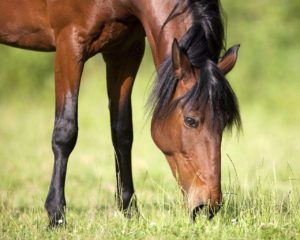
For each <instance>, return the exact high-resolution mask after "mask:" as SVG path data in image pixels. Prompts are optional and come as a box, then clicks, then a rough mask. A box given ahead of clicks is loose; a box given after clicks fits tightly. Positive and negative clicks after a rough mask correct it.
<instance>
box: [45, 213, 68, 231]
mask: <svg viewBox="0 0 300 240" xmlns="http://www.w3.org/2000/svg"><path fill="white" fill-rule="evenodd" d="M48 217H49V225H48V228H49V229H53V228H60V227H65V226H66V225H67V222H66V218H65V215H64V213H62V212H57V213H54V214H51V215H48Z"/></svg>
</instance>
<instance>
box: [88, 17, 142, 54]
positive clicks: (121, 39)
mask: <svg viewBox="0 0 300 240" xmlns="http://www.w3.org/2000/svg"><path fill="white" fill-rule="evenodd" d="M141 36H144V32H143V29H142V26H141V24H140V23H138V22H129V23H128V22H127V23H124V22H118V21H112V22H107V23H105V24H103V25H102V26H101V27H100V29H99V31H98V32H96V33H95V34H94V36H93V37H92V38H91V43H90V47H89V50H88V52H89V54H90V55H93V54H96V53H98V52H108V51H113V50H116V46H120V47H121V48H126V46H127V44H130V43H131V42H132V41H134V40H135V39H137V38H140V37H141ZM118 50H120V49H118Z"/></svg>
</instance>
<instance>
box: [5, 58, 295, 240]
mask: <svg viewBox="0 0 300 240" xmlns="http://www.w3.org/2000/svg"><path fill="white" fill-rule="evenodd" d="M97 64H99V73H98V70H97V72H94V71H95V70H94V69H95V68H94V67H91V66H92V65H97ZM86 70H87V71H86V75H85V77H84V79H83V83H82V89H81V95H80V107H79V116H80V118H79V123H80V125H79V128H80V132H79V139H78V144H77V147H76V149H75V150H74V152H73V154H72V155H71V158H70V161H69V167H68V176H67V183H66V198H67V202H68V210H67V221H68V224H67V227H66V228H65V229H58V230H55V231H49V230H47V229H46V226H47V216H46V213H45V211H44V209H43V204H44V200H45V197H46V194H47V190H48V186H49V185H48V184H49V181H50V177H51V171H52V163H53V160H52V159H53V157H52V152H51V147H50V139H51V134H52V127H53V114H54V111H53V107H54V104H53V101H52V100H53V92H52V90H53V86H50V88H49V90H47V91H48V93H45V94H41V97H39V96H34V97H32V98H28V97H25V96H20V99H17V98H16V97H13V98H7V99H6V101H2V102H1V103H0V111H1V120H0V121H1V124H0V135H1V138H0V161H1V168H0V175H1V181H0V212H1V217H0V229H1V233H0V236H1V238H2V239H45V238H50V239H52V238H53V239H57V238H60V239H73V238H75V239H208V238H209V239H269V238H271V239H283V238H285V239H297V238H299V237H300V235H299V233H300V220H299V219H300V218H299V216H300V211H299V206H298V203H299V199H300V197H299V181H300V180H299V172H300V171H299V169H300V163H299V161H297V159H298V153H299V145H300V142H299V139H297V138H296V133H297V131H296V130H299V127H297V126H293V129H291V128H290V125H282V124H280V123H281V121H280V119H279V120H278V119H277V118H272V117H270V116H268V115H265V114H264V113H263V112H262V111H261V110H260V109H259V108H253V107H246V108H242V115H243V119H244V132H243V134H240V136H239V137H236V134H235V132H234V133H233V134H232V135H230V134H225V139H224V143H223V163H222V165H223V166H222V170H223V174H222V175H223V178H222V185H223V193H224V204H223V207H222V209H221V211H220V212H219V213H218V214H217V216H216V217H215V218H214V219H213V220H212V221H208V220H207V218H206V217H205V216H204V215H200V216H199V217H198V219H197V222H196V223H195V224H191V221H190V219H189V214H188V212H187V210H186V208H185V207H184V201H183V199H182V196H181V193H180V191H179V188H178V187H177V185H176V182H175V180H174V179H173V177H172V174H171V171H170V170H169V167H168V165H167V163H166V161H165V160H164V157H163V155H162V154H161V153H160V152H159V150H158V149H157V148H156V147H155V146H154V144H153V142H152V140H151V138H150V130H149V121H148V120H147V117H146V115H145V112H146V111H145V108H144V104H145V103H146V96H147V95H148V92H149V91H148V90H147V89H149V81H150V80H151V79H150V78H151V75H152V72H153V70H149V69H147V68H146V67H145V66H144V65H143V67H142V69H141V72H140V75H139V77H138V79H137V82H136V86H135V87H136V88H135V90H136V91H134V95H133V109H134V123H135V125H134V126H135V144H134V147H133V175H134V182H135V186H136V192H137V196H138V206H139V209H140V212H141V215H140V217H139V218H137V217H136V218H133V219H132V220H130V221H128V220H126V219H125V218H124V217H123V216H122V214H121V213H120V212H119V211H118V210H117V207H116V205H115V202H114V193H115V173H114V158H113V148H112V145H111V140H110V129H109V117H108V109H107V99H106V93H105V80H104V79H103V77H98V76H100V75H101V74H102V75H103V74H104V67H103V64H101V62H100V61H99V60H95V61H94V62H93V63H90V64H88V66H87V69H86ZM87 76H92V77H90V78H87ZM96 76H97V77H96ZM145 76H146V77H145ZM51 88H52V89H51ZM21 97H23V99H21ZM274 116H275V115H274ZM266 122H268V124H266ZM292 140H293V141H292Z"/></svg>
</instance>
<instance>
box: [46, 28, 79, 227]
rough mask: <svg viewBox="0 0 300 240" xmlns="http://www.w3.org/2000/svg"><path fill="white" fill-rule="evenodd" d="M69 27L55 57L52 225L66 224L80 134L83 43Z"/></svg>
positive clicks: (61, 36) (48, 202) (49, 208)
mask: <svg viewBox="0 0 300 240" xmlns="http://www.w3.org/2000/svg"><path fill="white" fill-rule="evenodd" d="M71 36H72V34H70V32H68V29H66V30H64V32H63V33H60V34H59V36H58V38H57V51H56V59H55V94H56V112H55V124H54V131H53V136H52V149H53V153H54V158H55V159H54V168H53V174H52V179H51V184H50V188H49V193H48V196H47V200H46V203H45V208H46V210H47V212H48V216H49V220H50V226H51V227H53V226H57V225H63V224H65V215H64V214H65V207H66V200H65V193H64V187H65V178H66V171H67V162H68V158H69V155H70V154H71V152H72V150H73V148H74V147H75V144H76V140H77V133H78V125H77V103H78V91H79V85H80V78H81V74H82V70H83V64H84V63H83V60H82V54H81V53H82V49H81V47H80V46H81V45H80V44H79V43H78V44H75V43H77V42H76V39H74V37H73V38H72V39H71Z"/></svg>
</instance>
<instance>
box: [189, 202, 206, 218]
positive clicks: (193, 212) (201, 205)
mask: <svg viewBox="0 0 300 240" xmlns="http://www.w3.org/2000/svg"><path fill="white" fill-rule="evenodd" d="M204 207H205V205H204V204H200V205H199V206H197V207H195V208H194V209H193V211H192V212H191V219H192V221H193V222H195V220H196V217H197V215H198V214H199V213H200V212H201V210H202V209H203V208H204Z"/></svg>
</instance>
